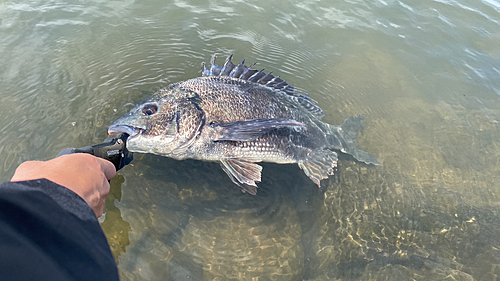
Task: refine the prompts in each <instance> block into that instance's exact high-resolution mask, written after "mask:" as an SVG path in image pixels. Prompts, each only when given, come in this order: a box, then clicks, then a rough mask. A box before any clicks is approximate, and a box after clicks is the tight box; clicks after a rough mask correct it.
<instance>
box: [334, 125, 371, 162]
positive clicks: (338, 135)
mask: <svg viewBox="0 0 500 281" xmlns="http://www.w3.org/2000/svg"><path fill="white" fill-rule="evenodd" d="M361 121H363V116H361V115H358V116H352V117H349V118H347V119H346V120H345V121H344V124H342V125H341V126H332V125H329V129H330V130H329V132H327V138H328V141H329V143H330V148H332V149H337V150H340V151H341V152H343V153H346V154H349V155H351V156H352V157H354V159H356V160H358V161H360V162H363V163H366V164H373V165H380V162H378V160H377V158H375V157H374V156H372V155H370V154H368V152H366V151H364V150H361V149H359V148H358V147H357V146H356V142H355V141H356V137H357V136H358V132H359V131H360V130H362V128H363V126H362V125H361Z"/></svg>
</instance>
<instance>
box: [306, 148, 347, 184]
mask: <svg viewBox="0 0 500 281" xmlns="http://www.w3.org/2000/svg"><path fill="white" fill-rule="evenodd" d="M337 160H338V158H337V153H336V152H334V151H331V150H326V149H324V150H319V151H314V152H311V154H310V155H308V156H307V159H306V160H305V161H299V162H298V164H299V167H300V168H301V169H302V170H303V171H304V173H305V174H306V175H307V176H308V177H309V178H310V179H311V180H312V181H313V182H314V183H315V184H316V185H317V186H318V187H319V188H321V184H320V181H321V180H323V179H327V178H328V176H331V175H333V169H334V168H335V167H337Z"/></svg>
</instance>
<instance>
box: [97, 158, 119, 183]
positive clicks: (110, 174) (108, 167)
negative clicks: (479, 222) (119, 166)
mask: <svg viewBox="0 0 500 281" xmlns="http://www.w3.org/2000/svg"><path fill="white" fill-rule="evenodd" d="M97 159H98V161H99V164H100V165H101V170H102V172H103V173H104V176H105V177H106V179H107V180H110V179H112V178H114V177H115V176H116V168H115V165H113V163H111V162H110V161H108V160H104V159H101V158H97Z"/></svg>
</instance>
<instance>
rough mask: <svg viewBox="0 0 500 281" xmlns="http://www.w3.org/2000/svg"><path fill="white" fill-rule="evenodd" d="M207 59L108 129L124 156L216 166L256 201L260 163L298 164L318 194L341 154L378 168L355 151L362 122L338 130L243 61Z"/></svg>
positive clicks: (308, 102) (302, 98)
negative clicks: (197, 72) (120, 137)
mask: <svg viewBox="0 0 500 281" xmlns="http://www.w3.org/2000/svg"><path fill="white" fill-rule="evenodd" d="M232 57H233V55H230V56H229V57H228V58H227V59H226V61H225V63H224V64H223V65H217V64H216V63H215V60H216V56H215V55H214V56H213V57H212V59H211V63H210V66H206V65H205V63H203V64H202V70H201V74H202V75H201V77H197V78H193V79H189V80H185V81H181V82H177V83H173V84H171V85H169V86H167V87H165V88H162V89H160V90H159V91H157V92H156V93H154V94H153V95H152V96H150V97H149V98H147V99H145V100H144V101H142V102H140V103H139V104H137V105H136V106H135V107H134V108H133V109H132V110H130V112H128V113H127V114H125V115H124V116H123V117H121V118H119V119H118V120H117V121H116V122H114V123H113V124H112V125H111V126H109V128H108V134H119V133H127V134H129V137H128V139H127V143H126V146H127V149H128V150H129V151H131V152H138V153H152V154H156V155H161V156H165V157H170V158H173V159H177V160H184V159H197V160H202V161H214V162H219V163H220V165H221V167H222V169H223V170H224V172H226V173H227V175H228V176H229V178H230V179H231V180H232V182H233V183H235V184H236V185H237V186H239V187H240V188H241V191H242V192H244V193H245V192H248V193H249V194H252V195H256V194H257V187H258V186H257V183H259V182H261V174H262V166H260V165H259V164H257V163H259V162H272V163H278V164H293V163H297V164H298V166H299V167H300V168H301V169H302V170H303V171H304V173H305V174H306V175H307V176H308V177H309V178H310V179H311V180H312V182H314V183H315V184H316V185H317V186H318V187H321V180H324V179H327V178H328V177H329V176H331V175H333V174H334V170H335V168H336V167H337V161H338V156H339V153H342V154H347V155H350V156H352V157H353V158H354V159H356V160H357V161H359V162H363V163H366V164H373V165H379V164H380V163H379V162H378V161H377V159H376V158H375V157H374V156H372V155H370V154H368V153H367V152H365V151H363V150H361V149H359V148H357V146H356V144H355V140H356V137H357V134H358V130H360V129H361V127H362V125H361V121H362V119H363V116H353V117H349V118H347V119H346V120H345V121H344V123H343V124H342V125H340V126H335V125H331V124H328V123H325V122H323V121H321V119H322V117H323V116H324V112H323V110H322V109H321V108H320V107H319V106H318V105H317V104H318V103H317V102H316V101H315V100H313V99H312V98H311V97H309V95H308V94H307V93H305V92H304V91H299V90H297V89H296V88H295V87H293V86H291V85H289V84H288V83H287V82H286V81H285V80H283V79H281V78H280V77H279V76H274V75H273V74H272V72H269V73H266V72H264V69H262V70H256V69H252V67H253V66H254V65H255V63H254V64H252V65H250V66H246V65H245V60H243V61H242V62H240V63H238V64H233V62H232Z"/></svg>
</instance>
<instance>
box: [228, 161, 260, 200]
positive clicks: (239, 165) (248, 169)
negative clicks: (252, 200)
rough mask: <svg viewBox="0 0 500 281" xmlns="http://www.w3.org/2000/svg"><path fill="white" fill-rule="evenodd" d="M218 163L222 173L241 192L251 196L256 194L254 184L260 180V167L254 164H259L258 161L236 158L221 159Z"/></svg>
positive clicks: (255, 185)
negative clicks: (224, 173)
mask: <svg viewBox="0 0 500 281" xmlns="http://www.w3.org/2000/svg"><path fill="white" fill-rule="evenodd" d="M220 162H221V167H222V169H223V170H224V172H226V174H227V175H228V176H229V178H230V179H231V180H232V181H233V182H234V183H235V184H236V185H238V186H239V187H241V191H243V192H248V193H250V194H252V195H255V194H257V184H256V182H260V180H261V172H262V167H261V166H260V165H258V164H255V162H260V160H252V159H241V158H236V159H223V160H221V161H220Z"/></svg>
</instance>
